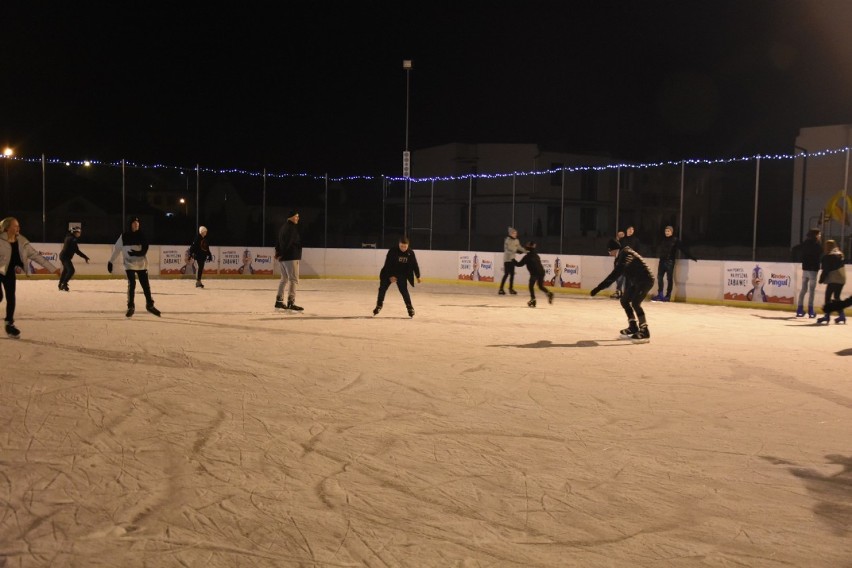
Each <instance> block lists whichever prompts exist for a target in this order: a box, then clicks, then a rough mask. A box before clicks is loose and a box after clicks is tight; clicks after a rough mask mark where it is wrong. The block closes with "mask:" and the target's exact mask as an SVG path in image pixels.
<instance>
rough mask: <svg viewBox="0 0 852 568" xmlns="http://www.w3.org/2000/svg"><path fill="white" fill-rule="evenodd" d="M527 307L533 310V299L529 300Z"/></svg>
mask: <svg viewBox="0 0 852 568" xmlns="http://www.w3.org/2000/svg"><path fill="white" fill-rule="evenodd" d="M527 305H528V306H529V307H531V308H534V307H535V298H533V299H532V300H530V301H529V302H527Z"/></svg>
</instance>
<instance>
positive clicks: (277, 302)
mask: <svg viewBox="0 0 852 568" xmlns="http://www.w3.org/2000/svg"><path fill="white" fill-rule="evenodd" d="M275 309H276V310H286V309H287V306H286V305H285V304H284V301H283V300H275Z"/></svg>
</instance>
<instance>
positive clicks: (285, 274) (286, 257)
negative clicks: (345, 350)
mask: <svg viewBox="0 0 852 568" xmlns="http://www.w3.org/2000/svg"><path fill="white" fill-rule="evenodd" d="M298 224H299V212H298V211H296V210H295V209H293V210H291V211H290V214H289V215H288V216H287V222H286V223H284V225H282V226H281V230H279V231H278V241H277V242H276V244H275V258H276V259H277V260H278V264H279V265H280V267H281V280H280V281H279V282H278V293H277V294H276V296H275V309H281V310H284V309H286V310H295V311H297V312H301V311H302V310H304V308H302V307H300V306H297V305H296V286H298V285H299V261H301V259H302V240H301V238H300V237H299V229H298V226H297V225H298ZM285 286H289V287H288V288H287V303H286V304H285V303H284V288H285Z"/></svg>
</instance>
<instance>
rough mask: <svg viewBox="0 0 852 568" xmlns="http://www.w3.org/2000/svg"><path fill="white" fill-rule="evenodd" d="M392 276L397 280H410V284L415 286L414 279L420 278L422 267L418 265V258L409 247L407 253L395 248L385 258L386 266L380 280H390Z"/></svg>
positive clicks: (380, 274) (383, 267)
mask: <svg viewBox="0 0 852 568" xmlns="http://www.w3.org/2000/svg"><path fill="white" fill-rule="evenodd" d="M391 276H396V278H397V279H400V278H402V279H405V280H408V283H409V284H411V285H412V286H414V278H415V277H417V278H420V266H419V265H418V264H417V256H416V255H415V254H414V251H413V250H411V248H410V247H409V249H408V250H406V251H405V252H403V251H401V250H399V247H393V248H392V249H390V250H389V251H388V254H387V256H386V257H385V265H384V266H382V270H381V272H380V273H379V278H381V279H382V280H388V279H390V277H391Z"/></svg>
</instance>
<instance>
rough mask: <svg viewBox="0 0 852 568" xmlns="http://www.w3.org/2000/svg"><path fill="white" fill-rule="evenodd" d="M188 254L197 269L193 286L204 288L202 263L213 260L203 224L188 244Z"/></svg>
mask: <svg viewBox="0 0 852 568" xmlns="http://www.w3.org/2000/svg"><path fill="white" fill-rule="evenodd" d="M189 254H190V256H192V258H194V259H195V263H196V264H197V265H198V270H196V271H195V287H196V288H204V284H203V283H202V282H201V277H202V276H203V275H204V263H206V262H207V261H210V260H213V255H212V254H210V243H209V242H208V241H207V227H205V226H204V225H202V226H200V227H198V234H197V235H195V240H194V241H193V242H192V244H191V245H190V246H189Z"/></svg>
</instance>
